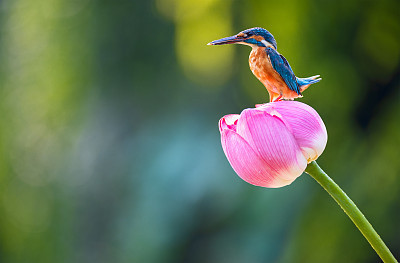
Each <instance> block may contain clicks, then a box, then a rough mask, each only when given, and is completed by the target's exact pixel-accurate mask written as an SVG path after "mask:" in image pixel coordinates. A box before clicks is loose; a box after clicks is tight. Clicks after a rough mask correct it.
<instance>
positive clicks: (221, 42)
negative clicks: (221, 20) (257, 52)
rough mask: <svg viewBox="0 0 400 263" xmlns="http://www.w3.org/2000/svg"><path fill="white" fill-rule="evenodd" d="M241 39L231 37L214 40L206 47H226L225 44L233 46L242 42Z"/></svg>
mask: <svg viewBox="0 0 400 263" xmlns="http://www.w3.org/2000/svg"><path fill="white" fill-rule="evenodd" d="M242 41H243V38H238V37H236V36H231V37H224V38H221V39H218V40H214V41H212V42H210V43H208V44H207V45H210V46H214V45H226V44H234V43H238V42H242Z"/></svg>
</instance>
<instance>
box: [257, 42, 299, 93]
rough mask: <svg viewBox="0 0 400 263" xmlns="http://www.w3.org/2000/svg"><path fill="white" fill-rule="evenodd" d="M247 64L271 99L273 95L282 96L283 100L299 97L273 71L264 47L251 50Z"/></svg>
mask: <svg viewBox="0 0 400 263" xmlns="http://www.w3.org/2000/svg"><path fill="white" fill-rule="evenodd" d="M249 64H250V69H251V71H252V72H253V74H254V75H255V76H256V77H257V78H258V79H259V80H260V81H261V83H262V84H264V86H265V88H266V89H267V90H268V92H269V93H270V96H271V97H272V96H274V95H276V96H279V95H282V96H283V98H285V99H293V98H297V97H299V96H298V95H297V93H296V92H294V91H292V90H290V89H289V88H288V86H287V85H286V83H285V81H284V80H283V79H282V77H281V76H280V75H279V73H277V72H276V71H275V70H274V69H273V67H272V65H271V62H270V60H269V58H268V56H267V53H266V52H265V48H264V47H254V48H253V50H252V51H251V53H250V57H249ZM271 93H272V94H271Z"/></svg>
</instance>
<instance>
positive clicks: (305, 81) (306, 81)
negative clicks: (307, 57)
mask: <svg viewBox="0 0 400 263" xmlns="http://www.w3.org/2000/svg"><path fill="white" fill-rule="evenodd" d="M321 79H322V78H320V77H319V75H315V76H312V77H309V78H298V77H296V80H297V85H299V87H300V91H301V92H303V91H304V90H306V89H307V88H308V87H309V86H310V85H311V84H314V83H317V82H319V81H320V80H321Z"/></svg>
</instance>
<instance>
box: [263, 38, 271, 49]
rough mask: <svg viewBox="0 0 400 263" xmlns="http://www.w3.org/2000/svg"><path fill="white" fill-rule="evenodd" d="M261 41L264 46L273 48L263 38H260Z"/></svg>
mask: <svg viewBox="0 0 400 263" xmlns="http://www.w3.org/2000/svg"><path fill="white" fill-rule="evenodd" d="M261 43H263V44H264V46H265V47H272V48H273V46H272V45H271V44H270V43H268V42H267V41H266V40H264V39H263V40H261Z"/></svg>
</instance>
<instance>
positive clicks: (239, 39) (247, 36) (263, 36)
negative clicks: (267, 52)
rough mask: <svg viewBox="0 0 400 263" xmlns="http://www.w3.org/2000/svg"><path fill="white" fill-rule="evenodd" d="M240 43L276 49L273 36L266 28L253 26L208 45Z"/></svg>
mask: <svg viewBox="0 0 400 263" xmlns="http://www.w3.org/2000/svg"><path fill="white" fill-rule="evenodd" d="M225 44H242V45H248V46H252V47H255V46H259V47H267V46H272V47H274V48H275V49H276V41H275V38H274V36H273V35H272V34H271V33H270V32H268V30H266V29H264V28H261V27H254V28H250V29H246V30H243V31H241V32H239V33H238V34H236V35H233V36H230V37H225V38H221V39H218V40H214V41H212V42H210V43H208V45H225Z"/></svg>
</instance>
